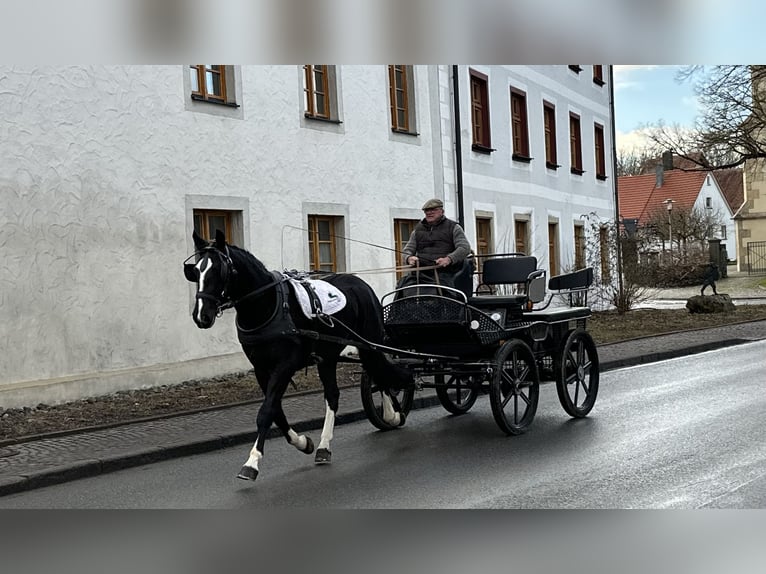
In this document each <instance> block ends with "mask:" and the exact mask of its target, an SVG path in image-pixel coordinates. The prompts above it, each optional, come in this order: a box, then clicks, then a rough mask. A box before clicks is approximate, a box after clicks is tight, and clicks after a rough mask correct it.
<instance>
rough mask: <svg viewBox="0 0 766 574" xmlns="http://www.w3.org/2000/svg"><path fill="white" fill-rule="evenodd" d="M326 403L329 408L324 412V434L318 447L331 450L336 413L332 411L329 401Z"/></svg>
mask: <svg viewBox="0 0 766 574" xmlns="http://www.w3.org/2000/svg"><path fill="white" fill-rule="evenodd" d="M324 404H325V405H327V409H326V410H325V412H324V426H323V427H322V436H321V438H320V439H319V446H318V447H317V448H318V449H319V448H326V449H327V450H330V441H331V440H332V431H333V429H334V428H335V413H334V412H332V409H331V408H330V405H328V404H327V401H325V403H324Z"/></svg>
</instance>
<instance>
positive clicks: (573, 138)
mask: <svg viewBox="0 0 766 574" xmlns="http://www.w3.org/2000/svg"><path fill="white" fill-rule="evenodd" d="M569 165H570V171H571V172H572V173H574V174H577V175H582V174H583V173H584V172H583V169H582V140H581V138H580V116H578V115H577V114H572V113H570V114H569Z"/></svg>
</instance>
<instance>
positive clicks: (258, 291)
mask: <svg viewBox="0 0 766 574" xmlns="http://www.w3.org/2000/svg"><path fill="white" fill-rule="evenodd" d="M285 281H287V277H284V276H282V277H281V278H280V279H274V280H273V281H271V282H270V283H267V284H266V285H261V286H260V287H258V288H257V289H255V290H254V291H250V293H247V294H246V295H243V296H242V297H240V298H239V299H237V300H233V299H229V300H228V301H226V302H224V303H222V304H221V305H219V306H218V310H219V312H221V313H222V312H223V311H225V310H226V309H231V308H232V307H234V306H236V305H238V304H239V303H242V302H243V301H246V300H247V299H250V298H251V297H256V296H258V295H261V294H262V293H263V292H264V291H266V290H267V289H271V288H272V287H275V286H277V285H279V284H280V283H284V282H285ZM208 297H209V295H208Z"/></svg>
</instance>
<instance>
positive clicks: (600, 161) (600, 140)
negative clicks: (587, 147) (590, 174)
mask: <svg viewBox="0 0 766 574" xmlns="http://www.w3.org/2000/svg"><path fill="white" fill-rule="evenodd" d="M593 141H594V146H595V151H596V178H597V179H601V180H604V179H606V159H605V158H606V155H605V154H604V126H600V125H598V124H594V129H593Z"/></svg>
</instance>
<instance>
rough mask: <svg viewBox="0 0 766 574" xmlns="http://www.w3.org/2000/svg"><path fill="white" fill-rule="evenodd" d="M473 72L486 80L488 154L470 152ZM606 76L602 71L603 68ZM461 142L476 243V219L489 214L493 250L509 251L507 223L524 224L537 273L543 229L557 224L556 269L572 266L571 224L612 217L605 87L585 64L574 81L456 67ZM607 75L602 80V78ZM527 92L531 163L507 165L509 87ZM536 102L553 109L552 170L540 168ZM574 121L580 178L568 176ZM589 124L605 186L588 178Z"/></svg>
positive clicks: (517, 70) (543, 253) (549, 70)
mask: <svg viewBox="0 0 766 574" xmlns="http://www.w3.org/2000/svg"><path fill="white" fill-rule="evenodd" d="M469 69H474V70H476V71H478V72H481V73H483V74H485V75H487V76H488V77H489V80H488V82H489V99H490V122H491V138H492V148H494V149H495V151H493V152H492V153H491V154H485V153H481V152H476V151H472V150H471V142H472V135H471V134H472V132H471V115H470V111H471V108H470V76H469ZM604 69H605V70H608V67H606V66H605V67H604ZM458 74H459V76H460V90H461V120H460V121H461V138H462V147H463V150H464V151H463V181H464V194H465V206H466V208H465V210H466V214H465V217H466V231H467V233H468V234H469V238H471V241H472V243H473V244H475V215H476V214H481V215H485V216H486V215H487V214H493V223H494V236H493V239H494V242H495V251H497V252H501V251H514V250H515V248H514V236H513V234H514V218H515V217H517V216H528V217H529V220H530V235H531V250H530V253H529V254H530V255H534V256H536V257H537V259H538V263H539V265H540V267H541V268H545V269H548V270H549V269H550V265H549V262H548V223H549V221H550V222H554V221H555V222H557V223H558V254H559V261H558V265H557V268H558V270H559V272H561V270H565V269H567V268H571V267H572V266H573V265H574V224H575V222H581V223H585V224H586V232H587V230H588V229H589V226H588V225H587V222H586V221H584V219H583V217H582V216H584V215H587V214H590V213H591V212H595V214H596V216H597V217H598V218H599V219H600V220H603V221H611V220H613V219H614V213H615V209H614V173H613V162H612V130H611V116H610V109H609V84H608V80H609V79H608V77H607V78H606V80H607V84H605V85H604V86H601V87H599V86H597V85H596V84H594V83H593V81H592V73H591V68H590V66H583V70H582V72H581V73H580V74H579V75H578V74H575V73H574V72H572V71H570V70H569V68H568V66H480V65H471V66H459V68H458ZM606 75H607V74H605V76H606ZM511 87H514V88H518V89H520V90H522V91H524V92H525V93H526V101H527V117H528V127H529V146H530V156H531V157H532V158H533V159H532V161H531V162H529V163H524V162H519V161H514V160H513V159H511V155H512V153H513V146H512V131H511V110H510V89H511ZM543 100H546V101H548V102H551V103H552V104H554V105H555V107H556V132H557V137H556V144H557V159H558V163H559V164H560V165H561V167H559V168H558V169H557V170H551V169H548V168H546V165H545V139H544V138H545V130H544V121H543ZM570 111H572V112H575V113H577V114H579V115H580V123H581V138H582V139H581V141H582V162H583V169H584V170H585V173H584V174H582V175H574V174H571V173H570V160H569V113H570ZM594 122H598V123H599V124H600V125H602V126H603V128H604V140H605V141H604V147H605V154H604V155H605V160H606V161H605V164H606V175H607V179H606V180H605V181H600V180H598V179H597V178H596V176H595V172H596V169H595V152H594Z"/></svg>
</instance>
